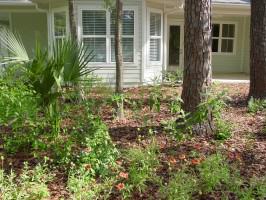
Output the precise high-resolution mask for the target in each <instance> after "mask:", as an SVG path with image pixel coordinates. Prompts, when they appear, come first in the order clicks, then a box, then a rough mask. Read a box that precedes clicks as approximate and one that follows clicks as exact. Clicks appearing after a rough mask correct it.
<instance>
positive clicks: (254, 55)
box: [249, 0, 266, 99]
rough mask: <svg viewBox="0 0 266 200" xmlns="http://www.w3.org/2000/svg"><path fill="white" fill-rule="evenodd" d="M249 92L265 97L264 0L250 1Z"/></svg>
mask: <svg viewBox="0 0 266 200" xmlns="http://www.w3.org/2000/svg"><path fill="white" fill-rule="evenodd" d="M250 29H251V30H250V36H251V38H250V92H249V96H250V97H254V98H260V99H263V98H266V0H252V1H251V26H250Z"/></svg>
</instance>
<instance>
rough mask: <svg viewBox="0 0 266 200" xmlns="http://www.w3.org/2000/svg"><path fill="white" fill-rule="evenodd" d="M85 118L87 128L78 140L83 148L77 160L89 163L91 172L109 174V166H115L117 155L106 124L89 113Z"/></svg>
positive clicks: (102, 174) (101, 174)
mask: <svg viewBox="0 0 266 200" xmlns="http://www.w3.org/2000/svg"><path fill="white" fill-rule="evenodd" d="M87 120H88V121H87V126H88V129H87V130H85V131H87V133H85V135H84V137H83V139H82V141H80V142H81V145H82V148H83V149H84V150H83V151H82V152H81V154H80V155H79V156H78V160H79V161H78V162H79V163H81V164H89V165H91V172H92V173H93V174H95V175H100V176H105V175H107V174H109V172H110V168H115V167H116V163H115V161H116V159H117V157H118V151H117V149H116V147H115V146H114V144H113V142H112V140H111V138H110V135H109V133H108V129H107V126H106V125H105V124H104V123H103V122H102V120H101V119H100V118H99V117H94V116H91V115H89V116H88V119H87ZM78 134H84V133H78ZM81 138H82V137H81ZM81 138H80V139H81Z"/></svg>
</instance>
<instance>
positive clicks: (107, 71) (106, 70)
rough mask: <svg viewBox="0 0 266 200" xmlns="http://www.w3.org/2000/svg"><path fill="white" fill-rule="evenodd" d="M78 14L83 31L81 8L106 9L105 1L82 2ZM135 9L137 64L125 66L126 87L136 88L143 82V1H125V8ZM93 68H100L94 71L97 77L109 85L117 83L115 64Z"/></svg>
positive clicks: (77, 10) (94, 66)
mask: <svg viewBox="0 0 266 200" xmlns="http://www.w3.org/2000/svg"><path fill="white" fill-rule="evenodd" d="M76 6H77V7H76V13H77V15H78V16H79V19H78V20H79V22H78V24H79V25H78V29H79V30H81V27H80V26H81V25H80V24H81V20H80V11H79V7H82V6H84V7H85V6H87V7H90V9H93V7H102V8H104V1H103V0H91V1H87V0H80V1H78V3H77V5H76ZM127 6H130V7H134V8H135V10H136V14H135V18H136V21H135V22H136V23H135V34H136V37H135V47H134V49H135V57H136V58H135V62H134V63H129V64H127V63H125V64H124V77H123V78H124V85H125V86H135V85H140V84H141V82H142V71H141V69H142V44H143V42H142V17H143V14H142V1H141V0H134V1H132V0H124V7H127ZM92 67H93V68H99V69H98V70H96V71H94V73H95V74H96V75H98V76H99V77H101V78H103V80H104V81H106V82H107V83H109V84H114V83H115V75H116V74H115V69H116V68H115V67H116V66H115V63H112V64H97V63H95V64H93V65H92Z"/></svg>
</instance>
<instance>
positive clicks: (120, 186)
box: [115, 183, 125, 191]
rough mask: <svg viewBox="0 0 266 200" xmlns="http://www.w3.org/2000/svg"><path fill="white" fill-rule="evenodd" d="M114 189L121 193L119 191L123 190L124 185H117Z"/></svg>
mask: <svg viewBox="0 0 266 200" xmlns="http://www.w3.org/2000/svg"><path fill="white" fill-rule="evenodd" d="M115 187H116V189H117V190H119V191H121V190H123V189H124V188H125V184H124V183H119V184H117V185H116V186H115Z"/></svg>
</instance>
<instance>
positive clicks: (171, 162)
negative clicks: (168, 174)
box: [168, 156, 176, 164]
mask: <svg viewBox="0 0 266 200" xmlns="http://www.w3.org/2000/svg"><path fill="white" fill-rule="evenodd" d="M168 162H169V163H170V164H175V163H176V159H175V158H174V157H173V156H171V157H170V158H169V160H168Z"/></svg>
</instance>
